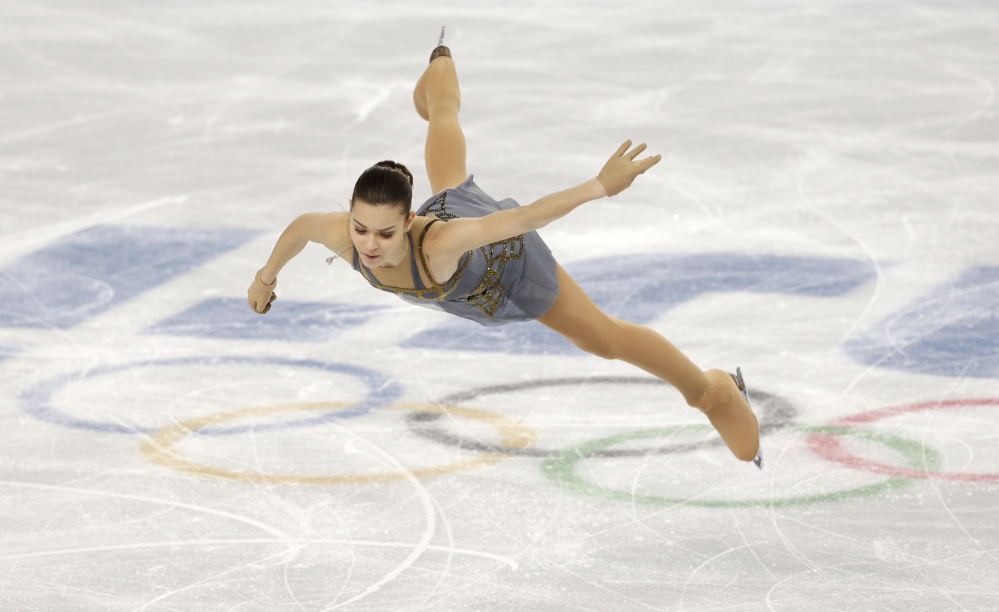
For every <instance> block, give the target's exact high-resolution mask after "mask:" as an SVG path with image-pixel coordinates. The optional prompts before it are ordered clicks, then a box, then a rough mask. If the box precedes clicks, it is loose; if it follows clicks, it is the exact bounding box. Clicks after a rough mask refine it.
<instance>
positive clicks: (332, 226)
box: [246, 213, 347, 314]
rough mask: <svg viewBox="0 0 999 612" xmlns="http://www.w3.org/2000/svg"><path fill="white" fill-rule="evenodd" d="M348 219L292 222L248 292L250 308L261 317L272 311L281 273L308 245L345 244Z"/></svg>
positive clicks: (326, 216) (311, 216) (319, 216)
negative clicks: (311, 243) (310, 243)
mask: <svg viewBox="0 0 999 612" xmlns="http://www.w3.org/2000/svg"><path fill="white" fill-rule="evenodd" d="M346 215H347V213H308V214H304V215H302V216H300V217H298V218H296V219H295V220H294V221H292V222H291V224H289V225H288V227H287V228H285V230H284V232H282V233H281V236H280V237H279V238H278V240H277V244H275V245H274V250H273V251H271V256H270V257H269V258H268V259H267V263H265V264H264V267H263V268H261V269H260V270H259V271H258V272H257V275H256V277H255V278H254V279H253V284H252V285H250V288H249V290H248V291H247V292H246V297H247V301H248V302H249V303H250V307H251V308H253V310H255V311H256V312H258V313H260V314H264V313H266V312H267V311H268V310H270V309H271V302H273V301H274V300H276V299H277V295H275V294H274V289H275V288H276V287H277V275H278V273H279V272H280V271H281V269H282V268H284V266H285V264H287V263H288V262H289V261H291V260H292V259H294V257H295V256H296V255H298V254H299V253H301V252H302V249H304V248H305V245H306V244H308V243H309V242H318V243H320V244H325V245H327V246H329V247H330V248H331V249H332V248H333V246H331V245H334V244H340V243H343V242H346V240H347V235H346V231H347V230H346V227H347V226H346V220H345V218H346ZM341 234H342V236H341ZM338 238H339V240H338ZM334 250H335V249H334Z"/></svg>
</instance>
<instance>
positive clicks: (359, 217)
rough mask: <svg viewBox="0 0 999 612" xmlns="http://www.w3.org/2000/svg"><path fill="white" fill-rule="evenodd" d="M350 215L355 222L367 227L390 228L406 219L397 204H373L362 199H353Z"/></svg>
mask: <svg viewBox="0 0 999 612" xmlns="http://www.w3.org/2000/svg"><path fill="white" fill-rule="evenodd" d="M350 217H351V218H352V219H353V220H354V221H355V222H357V223H359V224H361V225H363V226H365V227H367V228H369V229H376V230H382V229H392V228H394V227H397V226H399V225H401V224H403V223H404V222H405V221H406V218H405V216H404V215H403V214H402V210H400V209H399V207H398V206H390V205H382V206H375V205H373V204H368V203H367V202H365V201H364V200H354V205H353V206H352V207H351V210H350Z"/></svg>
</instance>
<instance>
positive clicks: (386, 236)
mask: <svg viewBox="0 0 999 612" xmlns="http://www.w3.org/2000/svg"><path fill="white" fill-rule="evenodd" d="M394 235H395V234H382V235H381V236H382V238H391V237H392V236H394Z"/></svg>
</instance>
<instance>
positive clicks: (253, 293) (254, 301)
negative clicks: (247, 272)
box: [246, 270, 277, 314]
mask: <svg viewBox="0 0 999 612" xmlns="http://www.w3.org/2000/svg"><path fill="white" fill-rule="evenodd" d="M261 272H263V270H258V271H257V276H256V277H254V279H253V284H252V285H250V288H249V289H247V291H246V301H247V302H249V303H250V308H252V309H253V311H254V312H256V313H257V314H267V311H269V310H270V309H271V302H273V301H274V300H276V299H277V294H276V293H274V289H275V288H276V287H277V278H275V279H274V282H273V283H271V284H269V285H265V284H264V281H262V280H260V273H261Z"/></svg>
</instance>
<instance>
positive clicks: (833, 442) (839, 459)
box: [807, 398, 999, 482]
mask: <svg viewBox="0 0 999 612" xmlns="http://www.w3.org/2000/svg"><path fill="white" fill-rule="evenodd" d="M964 406H999V398H979V399H960V400H947V401H940V402H922V403H919V404H906V405H903V406H892V407H889V408H880V409H878V410H871V411H870V412H861V413H860V414H855V415H852V416H848V417H844V418H842V419H838V420H836V421H833V422H832V423H830V424H829V425H830V426H831V427H853V426H855V425H860V424H862V423H871V422H873V421H878V420H880V419H884V418H888V417H892V416H896V415H899V414H905V413H907V412H918V411H920V410H930V409H937V408H958V407H964ZM807 442H808V447H809V448H811V449H812V452H814V453H815V454H817V455H818V456H820V457H822V458H823V459H826V460H828V461H834V462H836V463H840V464H843V465H845V466H847V467H851V468H855V469H858V470H863V471H866V472H874V473H875V474H885V475H889V476H902V477H906V478H925V479H932V480H950V481H956V482H994V481H999V474H965V473H960V472H930V471H926V470H922V471H920V470H913V469H908V468H900V467H895V466H891V465H886V464H884V463H878V462H876V461H869V460H867V459H863V458H861V457H858V456H856V455H853V454H851V453H849V452H847V451H846V449H844V448H843V446H842V445H841V444H840V441H839V437H837V436H833V435H830V434H823V433H813V434H809V435H808V438H807Z"/></svg>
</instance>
